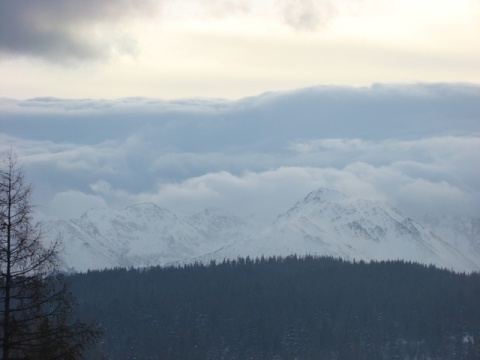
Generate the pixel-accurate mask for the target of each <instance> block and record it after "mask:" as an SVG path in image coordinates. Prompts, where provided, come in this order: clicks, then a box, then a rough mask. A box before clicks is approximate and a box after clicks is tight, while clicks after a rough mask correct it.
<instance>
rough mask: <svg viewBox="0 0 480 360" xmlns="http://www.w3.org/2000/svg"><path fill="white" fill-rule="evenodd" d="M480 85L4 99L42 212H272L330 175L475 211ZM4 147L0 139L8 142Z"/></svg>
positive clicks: (350, 188)
mask: <svg viewBox="0 0 480 360" xmlns="http://www.w3.org/2000/svg"><path fill="white" fill-rule="evenodd" d="M479 114H480V87H478V86H474V85H464V84H463V85H462V84H416V85H402V86H400V85H374V86H372V87H369V88H349V87H329V86H320V87H313V88H308V89H300V90H297V91H291V92H280V93H265V94H263V95H259V96H254V97H250V98H244V99H241V100H237V101H227V100H219V99H183V100H176V101H162V100H157V99H149V98H127V99H118V100H92V99H83V100H62V99H55V98H36V99H31V100H23V101H20V100H12V99H0V144H1V145H2V146H1V147H2V148H8V147H13V148H14V149H15V150H16V151H17V152H18V153H19V155H20V156H21V160H22V161H23V163H24V164H25V167H26V170H27V173H28V175H29V178H31V179H32V182H33V184H34V188H35V196H36V202H37V203H38V204H39V205H41V206H40V207H39V211H41V212H43V213H45V214H47V215H52V216H59V217H64V218H65V217H75V216H79V215H80V214H81V213H82V212H83V211H85V210H87V209H88V208H90V207H96V206H104V205H108V206H112V207H123V206H126V205H128V204H131V203H134V202H144V201H153V202H155V203H157V204H159V205H160V206H164V207H166V208H168V209H171V210H173V211H176V212H179V213H183V214H192V213H194V212H196V211H200V210H202V209H203V208H205V207H220V208H223V209H226V210H227V211H229V212H231V213H234V214H237V215H241V216H248V215H252V214H255V215H256V216H260V217H265V218H268V219H273V218H275V217H276V216H277V215H278V214H280V213H282V212H284V211H286V210H287V209H288V208H289V207H291V206H292V205H294V203H295V202H296V201H297V200H299V199H301V198H302V197H303V196H305V195H306V194H307V193H308V192H310V191H312V190H314V189H316V188H318V187H322V186H326V187H331V188H335V189H337V190H340V191H342V192H344V193H346V194H347V195H349V196H353V197H359V198H370V199H381V200H386V201H389V202H391V203H392V204H393V205H394V206H397V207H398V208H399V209H400V210H403V211H405V212H406V213H407V214H409V215H411V216H414V217H418V218H420V217H422V216H424V215H425V214H432V213H433V214H444V213H451V214H456V215H463V216H472V217H478V214H479V213H480V185H479V184H480V181H479V179H480V170H478V167H477V166H476V163H477V162H478V159H477V158H478V154H479V153H480V118H479ZM0 150H2V149H0Z"/></svg>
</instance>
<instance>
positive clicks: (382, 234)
mask: <svg viewBox="0 0 480 360" xmlns="http://www.w3.org/2000/svg"><path fill="white" fill-rule="evenodd" d="M293 253H295V254H298V255H305V254H316V255H326V256H334V257H342V258H344V259H347V260H354V259H356V260H366V261H369V260H387V259H392V260H393V259H404V260H409V261H415V262H419V263H423V264H435V265H437V266H439V267H445V268H448V269H454V270H457V271H472V270H475V271H478V270H480V264H479V262H478V260H477V262H476V263H475V261H474V260H473V259H470V258H468V257H466V256H464V255H462V254H461V253H460V252H459V251H458V250H457V249H455V248H454V247H453V246H452V245H450V244H449V243H447V242H446V241H444V240H443V239H441V238H440V237H439V236H437V235H435V234H434V233H433V232H432V231H430V230H428V229H427V228H425V227H423V226H421V225H419V224H417V223H415V222H414V221H413V220H412V219H410V218H408V217H406V216H405V215H403V214H402V213H401V212H399V211H398V210H396V209H394V208H393V207H391V206H390V205H388V204H386V203H382V202H373V201H369V200H354V199H349V198H347V197H346V196H345V195H343V194H340V193H338V192H336V191H334V190H329V189H319V190H317V191H314V192H312V193H310V194H309V195H308V196H307V197H305V198H304V199H303V200H302V201H299V202H298V203H297V204H296V205H295V206H294V207H293V208H291V209H290V210H288V211H287V212H286V213H285V214H283V215H281V216H279V217H278V219H277V220H276V221H275V222H274V223H273V224H272V225H271V226H270V227H268V228H266V229H265V230H264V231H263V232H262V233H261V234H260V235H259V236H258V237H250V238H248V239H244V240H243V241H238V242H236V243H234V244H232V245H230V246H229V247H227V248H225V249H223V250H221V251H218V252H216V253H215V254H212V255H210V257H211V258H213V259H216V260H222V259H223V258H234V257H236V256H238V255H241V256H244V257H245V256H253V257H257V256H261V255H264V256H271V255H282V256H285V255H289V254H293Z"/></svg>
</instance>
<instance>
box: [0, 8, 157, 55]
mask: <svg viewBox="0 0 480 360" xmlns="http://www.w3.org/2000/svg"><path fill="white" fill-rule="evenodd" d="M160 5H161V1H159V0H142V1H140V0H116V1H111V0H81V1H78V0H21V1H16V0H2V1H1V2H0V53H1V54H3V55H28V56H35V57H40V58H44V59H48V60H53V61H59V62H65V61H67V62H69V61H76V60H85V59H98V58H103V57H107V56H109V54H110V53H111V52H112V51H116V52H119V53H125V52H132V51H135V50H134V49H135V43H134V41H133V40H131V39H130V38H128V36H127V35H125V34H121V33H118V32H115V31H113V33H114V34H113V35H112V31H107V30H108V28H109V27H111V26H114V25H116V24H118V23H120V22H122V21H127V20H130V19H132V18H136V17H141V16H149V15H151V14H154V13H155V12H156V11H157V10H158V7H159V6H160Z"/></svg>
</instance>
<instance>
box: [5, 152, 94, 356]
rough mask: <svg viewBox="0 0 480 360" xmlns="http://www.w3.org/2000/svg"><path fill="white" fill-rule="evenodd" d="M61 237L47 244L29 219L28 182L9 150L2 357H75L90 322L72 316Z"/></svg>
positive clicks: (90, 333)
mask: <svg viewBox="0 0 480 360" xmlns="http://www.w3.org/2000/svg"><path fill="white" fill-rule="evenodd" d="M58 254H59V241H54V242H52V243H48V244H47V243H46V242H44V241H43V240H42V236H41V231H40V230H39V228H38V227H37V226H34V224H33V220H32V205H31V186H30V185H29V184H27V183H26V182H25V176H24V171H23V169H22V168H21V167H20V166H19V163H18V161H17V158H16V156H15V155H14V154H13V152H12V151H9V152H7V153H5V155H3V156H2V157H1V158H0V346H1V350H0V351H1V353H2V359H3V360H10V359H39V360H40V359H49V360H54V359H79V358H81V357H82V354H83V353H84V352H85V350H86V349H87V348H88V347H89V346H91V345H93V343H94V342H95V339H96V338H97V335H98V331H97V330H96V327H95V325H94V324H86V323H84V322H82V321H79V320H76V319H75V318H74V316H75V313H74V310H75V301H74V299H73V297H72V295H71V293H70V292H69V290H68V287H67V284H66V281H65V278H64V277H63V276H62V274H61V272H60V271H59V265H58V264H59V263H58Z"/></svg>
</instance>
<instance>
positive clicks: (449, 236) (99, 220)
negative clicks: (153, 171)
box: [45, 188, 480, 271]
mask: <svg viewBox="0 0 480 360" xmlns="http://www.w3.org/2000/svg"><path fill="white" fill-rule="evenodd" d="M432 219H433V218H432ZM432 219H430V223H432V224H431V225H432V226H431V228H434V229H437V230H439V231H438V233H436V232H434V231H432V230H431V228H427V227H426V226H424V225H420V224H419V223H416V222H415V221H413V220H412V219H410V218H409V217H407V216H405V215H403V214H402V213H401V212H400V211H398V210H396V209H395V208H393V207H392V206H390V205H389V204H387V203H384V202H379V201H370V200H359V199H351V198H348V197H346V196H345V195H343V194H341V193H339V192H337V191H335V190H331V189H323V188H322V189H319V190H316V191H313V192H312V193H310V194H308V195H307V196H306V197H305V198H304V199H303V200H301V201H299V202H298V203H297V204H296V205H295V206H293V207H292V208H291V209H290V210H288V211H287V212H286V213H284V214H282V215H280V216H279V217H278V218H277V219H276V220H275V221H274V222H273V223H272V224H269V225H267V226H264V227H263V228H261V229H258V228H254V227H253V226H252V225H249V224H248V223H247V222H245V221H243V220H241V219H239V218H236V217H233V216H228V215H225V214H222V213H221V212H220V211H219V210H211V209H207V210H205V211H203V212H201V213H198V214H195V215H193V216H191V217H180V216H177V215H175V214H173V213H171V212H169V211H168V210H165V209H162V208H160V207H158V206H156V205H154V204H137V205H132V206H129V207H127V208H126V209H124V210H109V209H94V210H90V211H88V212H87V213H85V214H84V215H83V216H82V217H81V218H80V219H77V220H70V221H53V222H52V221H51V222H48V223H46V224H45V227H46V228H47V231H48V232H47V233H48V234H49V236H53V235H54V234H57V233H60V236H61V237H62V239H63V244H64V247H65V251H64V255H63V259H64V262H65V265H66V267H67V268H69V269H74V270H76V271H85V270H87V269H99V268H111V267H119V266H121V267H125V266H134V267H145V266H151V265H165V264H172V263H188V262H192V261H202V262H208V261H210V260H216V261H223V259H234V258H238V257H239V256H242V257H246V256H250V257H260V256H262V255H263V256H272V255H276V256H288V255H291V254H298V255H306V254H315V255H326V256H333V257H342V258H344V259H347V260H354V259H355V260H365V261H369V260H389V259H391V260H393V259H404V260H409V261H415V262H419V263H424V264H434V265H437V266H439V267H444V268H448V269H454V270H457V271H480V257H479V256H476V254H477V255H478V250H479V249H480V245H479V241H480V240H479V237H478V235H479V231H478V229H479V226H478V225H479V223H480V222H475V221H472V222H471V224H473V225H471V224H470V223H469V224H470V225H468V226H467V225H466V224H467V221H466V220H465V221H464V222H463V223H462V222H460V223H458V222H455V221H454V220H451V222H450V223H448V224H447V222H441V226H440V225H438V226H436V227H435V226H434V225H435V224H436V223H435V221H434V220H432ZM424 224H428V221H425V222H424ZM462 224H463V225H462ZM475 224H476V225H475ZM455 226H456V227H457V228H455ZM475 226H476V227H475ZM465 229H468V231H467V230H465ZM438 234H441V235H442V236H440V235H438ZM465 234H468V236H469V238H468V239H467V238H466V237H465V236H466V235H465ZM475 251H477V252H476V253H475Z"/></svg>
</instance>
